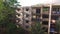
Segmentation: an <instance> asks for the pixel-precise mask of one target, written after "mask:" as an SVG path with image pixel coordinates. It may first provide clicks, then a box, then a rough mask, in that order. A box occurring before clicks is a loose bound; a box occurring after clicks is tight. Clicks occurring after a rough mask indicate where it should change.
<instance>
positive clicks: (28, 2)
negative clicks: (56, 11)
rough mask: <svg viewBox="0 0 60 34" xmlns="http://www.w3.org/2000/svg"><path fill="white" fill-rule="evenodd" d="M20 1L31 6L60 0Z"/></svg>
mask: <svg viewBox="0 0 60 34" xmlns="http://www.w3.org/2000/svg"><path fill="white" fill-rule="evenodd" d="M18 2H20V5H22V6H31V5H35V4H40V3H54V2H55V3H56V2H60V0H18Z"/></svg>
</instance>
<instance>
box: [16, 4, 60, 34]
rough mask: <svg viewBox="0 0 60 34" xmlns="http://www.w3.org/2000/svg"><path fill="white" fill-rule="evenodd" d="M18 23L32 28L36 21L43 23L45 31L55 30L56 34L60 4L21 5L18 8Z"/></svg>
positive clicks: (59, 17)
mask: <svg viewBox="0 0 60 34" xmlns="http://www.w3.org/2000/svg"><path fill="white" fill-rule="evenodd" d="M16 12H17V14H18V15H16V17H17V18H18V20H16V22H18V24H20V25H22V26H23V28H24V29H26V30H29V29H30V30H31V25H33V24H34V23H36V21H37V22H38V23H41V24H42V27H43V28H46V31H45V32H48V34H49V33H50V32H54V34H56V33H57V32H56V27H55V26H56V23H57V21H58V20H60V5H57V4H41V5H40V4H39V5H34V6H31V7H21V8H19V9H17V10H16Z"/></svg>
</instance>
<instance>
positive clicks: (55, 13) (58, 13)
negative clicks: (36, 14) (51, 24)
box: [52, 11, 60, 15]
mask: <svg viewBox="0 0 60 34" xmlns="http://www.w3.org/2000/svg"><path fill="white" fill-rule="evenodd" d="M52 14H53V15H60V11H52Z"/></svg>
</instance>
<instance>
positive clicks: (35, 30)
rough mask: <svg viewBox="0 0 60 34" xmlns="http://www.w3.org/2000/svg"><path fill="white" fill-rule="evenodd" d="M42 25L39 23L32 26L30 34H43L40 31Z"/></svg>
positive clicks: (42, 31) (41, 30)
mask: <svg viewBox="0 0 60 34" xmlns="http://www.w3.org/2000/svg"><path fill="white" fill-rule="evenodd" d="M41 26H42V24H40V22H36V23H35V25H34V26H32V34H44V31H45V30H43V29H42V27H41Z"/></svg>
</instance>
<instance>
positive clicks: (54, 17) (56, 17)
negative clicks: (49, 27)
mask: <svg viewBox="0 0 60 34" xmlns="http://www.w3.org/2000/svg"><path fill="white" fill-rule="evenodd" d="M51 19H54V20H58V19H59V17H58V16H52V18H51Z"/></svg>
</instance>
